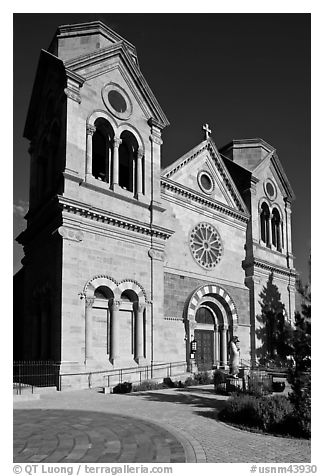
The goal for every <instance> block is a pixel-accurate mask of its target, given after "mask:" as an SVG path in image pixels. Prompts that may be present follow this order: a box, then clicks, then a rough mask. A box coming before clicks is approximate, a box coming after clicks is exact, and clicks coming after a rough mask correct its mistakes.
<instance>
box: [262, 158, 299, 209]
mask: <svg viewBox="0 0 324 476" xmlns="http://www.w3.org/2000/svg"><path fill="white" fill-rule="evenodd" d="M253 175H254V177H257V178H258V179H261V180H265V179H267V178H270V179H272V180H273V181H274V182H275V184H276V185H277V187H278V189H279V190H280V193H281V195H282V196H283V197H288V198H289V199H290V200H294V199H295V194H294V192H293V189H292V187H291V185H290V183H289V180H288V178H287V175H286V174H285V171H284V169H283V167H282V165H281V162H280V160H279V157H278V155H277V153H276V151H275V150H273V152H272V153H270V154H269V155H268V156H267V157H266V158H265V159H264V160H263V161H262V162H261V163H260V164H259V165H258V166H257V167H256V168H255V169H254V170H253Z"/></svg>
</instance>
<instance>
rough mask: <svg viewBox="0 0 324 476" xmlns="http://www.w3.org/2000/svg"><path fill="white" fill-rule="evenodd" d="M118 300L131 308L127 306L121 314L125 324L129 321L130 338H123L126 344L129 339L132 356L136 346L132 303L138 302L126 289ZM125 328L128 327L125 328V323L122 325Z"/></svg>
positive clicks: (135, 296) (134, 295) (135, 295)
mask: <svg viewBox="0 0 324 476" xmlns="http://www.w3.org/2000/svg"><path fill="white" fill-rule="evenodd" d="M120 298H121V301H122V303H123V304H126V306H127V304H128V303H129V304H131V306H129V307H128V308H126V309H125V310H124V311H123V314H124V320H125V321H126V322H127V321H129V324H130V336H125V337H126V339H125V341H126V342H127V340H128V338H129V337H130V347H131V349H130V351H131V354H132V355H134V354H135V346H136V337H135V335H136V329H135V326H136V323H135V315H134V303H137V302H138V296H137V294H136V293H135V292H134V291H133V290H132V289H126V290H125V291H124V292H122V294H121V296H120ZM126 327H128V326H125V323H124V328H126Z"/></svg>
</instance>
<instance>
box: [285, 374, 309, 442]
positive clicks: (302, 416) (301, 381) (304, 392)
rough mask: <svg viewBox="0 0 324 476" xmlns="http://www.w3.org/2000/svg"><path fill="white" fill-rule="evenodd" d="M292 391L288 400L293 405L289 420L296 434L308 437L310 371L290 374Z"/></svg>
mask: <svg viewBox="0 0 324 476" xmlns="http://www.w3.org/2000/svg"><path fill="white" fill-rule="evenodd" d="M289 379H290V381H291V386H292V390H293V391H292V393H291V394H289V400H290V401H291V403H292V405H293V406H294V411H293V416H292V418H291V419H290V420H289V422H288V423H289V424H290V425H291V426H292V429H293V431H294V432H295V434H297V435H298V436H304V437H305V438H309V437H310V434H311V376H310V373H306V372H305V373H303V372H297V371H295V372H294V373H293V374H292V375H290V378H289Z"/></svg>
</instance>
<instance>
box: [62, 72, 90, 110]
mask: <svg viewBox="0 0 324 476" xmlns="http://www.w3.org/2000/svg"><path fill="white" fill-rule="evenodd" d="M66 76H67V80H66V88H65V89H64V92H65V94H66V96H67V97H68V98H70V99H72V101H75V102H77V103H78V104H80V103H81V95H80V87H82V85H83V83H84V81H85V79H84V78H82V76H80V75H78V74H76V73H75V72H73V71H69V70H66Z"/></svg>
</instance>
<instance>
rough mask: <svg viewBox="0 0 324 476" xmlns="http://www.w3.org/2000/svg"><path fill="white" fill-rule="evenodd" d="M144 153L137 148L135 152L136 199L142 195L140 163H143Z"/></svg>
mask: <svg viewBox="0 0 324 476" xmlns="http://www.w3.org/2000/svg"><path fill="white" fill-rule="evenodd" d="M143 156H144V151H143V149H141V148H139V149H138V151H137V157H136V169H137V170H136V194H137V197H139V196H140V195H142V194H143V180H142V178H143V171H142V161H143Z"/></svg>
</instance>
